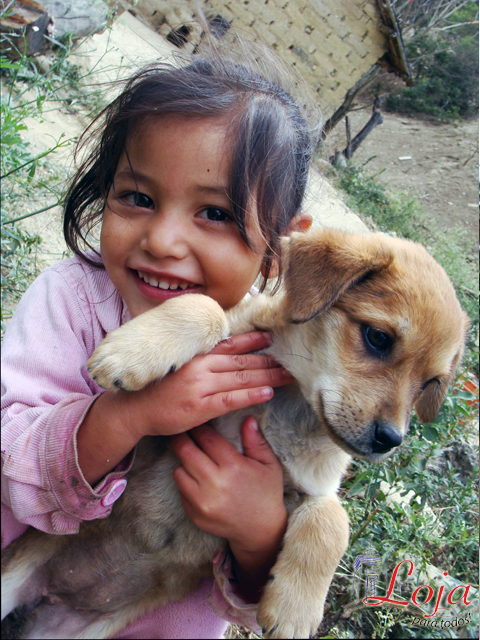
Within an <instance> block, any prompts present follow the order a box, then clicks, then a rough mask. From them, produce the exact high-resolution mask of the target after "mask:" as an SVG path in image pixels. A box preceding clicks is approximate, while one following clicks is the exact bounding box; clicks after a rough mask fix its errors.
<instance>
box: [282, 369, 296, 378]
mask: <svg viewBox="0 0 480 640" xmlns="http://www.w3.org/2000/svg"><path fill="white" fill-rule="evenodd" d="M280 372H281V374H282V376H283V377H284V378H293V376H292V374H291V373H290V371H287V370H286V369H284V368H283V367H282V369H281V370H280Z"/></svg>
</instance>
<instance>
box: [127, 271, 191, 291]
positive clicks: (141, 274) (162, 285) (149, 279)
mask: <svg viewBox="0 0 480 640" xmlns="http://www.w3.org/2000/svg"><path fill="white" fill-rule="evenodd" d="M138 275H139V277H140V278H141V279H142V280H144V281H145V282H148V284H149V285H150V286H152V287H159V288H160V289H170V290H173V291H175V290H176V289H182V291H185V289H187V288H188V286H189V285H188V284H186V283H183V284H168V282H166V281H165V280H160V282H158V280H156V279H155V278H154V277H152V276H149V275H148V274H147V273H144V272H143V271H138Z"/></svg>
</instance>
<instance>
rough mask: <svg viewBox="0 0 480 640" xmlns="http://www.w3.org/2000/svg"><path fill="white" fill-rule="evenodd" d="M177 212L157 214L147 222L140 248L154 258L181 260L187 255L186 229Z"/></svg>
mask: <svg viewBox="0 0 480 640" xmlns="http://www.w3.org/2000/svg"><path fill="white" fill-rule="evenodd" d="M186 227H187V224H186V221H185V220H183V217H182V216H181V215H180V214H179V213H178V212H170V213H168V212H162V211H160V212H158V214H157V215H155V216H154V217H153V218H151V219H150V220H149V221H148V224H147V225H146V228H145V230H144V233H143V236H142V239H141V241H140V248H141V249H142V251H146V252H148V253H150V254H151V255H153V256H154V257H155V258H167V257H170V258H175V259H177V260H181V259H182V258H185V257H186V256H187V255H188V229H187V228H186Z"/></svg>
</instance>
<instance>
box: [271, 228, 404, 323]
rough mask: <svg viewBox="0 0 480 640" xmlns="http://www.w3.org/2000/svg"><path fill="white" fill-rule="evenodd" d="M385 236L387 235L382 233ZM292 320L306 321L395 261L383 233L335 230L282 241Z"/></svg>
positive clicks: (295, 321) (317, 230) (318, 231)
mask: <svg viewBox="0 0 480 640" xmlns="http://www.w3.org/2000/svg"><path fill="white" fill-rule="evenodd" d="M383 237H384V236H383ZM282 253H283V255H284V256H285V258H284V259H285V263H286V270H285V290H286V296H287V304H288V310H289V313H290V318H289V319H290V322H294V323H301V322H307V320H310V319H311V318H313V317H315V316H316V315H317V314H319V313H322V312H323V311H325V310H326V309H328V308H329V307H331V306H332V305H333V304H335V302H336V301H337V300H338V299H339V298H340V296H341V295H342V294H343V293H345V291H346V290H347V289H348V288H349V287H351V286H352V285H353V284H355V283H357V282H358V281H360V280H362V279H363V278H364V277H366V276H367V275H369V274H370V273H375V272H378V271H381V270H382V269H385V268H386V267H388V265H389V264H390V263H391V261H392V260H393V255H392V253H391V251H390V250H389V249H388V248H387V247H386V246H385V243H382V236H381V235H380V234H368V235H360V234H353V233H346V232H343V231H338V230H336V229H315V230H314V231H310V232H309V233H306V234H299V233H293V234H292V235H291V236H290V238H289V240H284V241H282Z"/></svg>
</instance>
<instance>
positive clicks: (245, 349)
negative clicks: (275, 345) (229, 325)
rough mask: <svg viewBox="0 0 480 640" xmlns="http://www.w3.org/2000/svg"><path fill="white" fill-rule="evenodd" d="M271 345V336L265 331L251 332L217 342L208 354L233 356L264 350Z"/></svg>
mask: <svg viewBox="0 0 480 640" xmlns="http://www.w3.org/2000/svg"><path fill="white" fill-rule="evenodd" d="M271 344H272V336H271V334H270V333H268V332H267V331H251V332H250V333H242V334H240V335H239V336H233V337H232V338H227V339H226V340H222V342H219V343H218V344H217V346H216V347H214V348H213V349H212V351H210V353H220V354H223V355H235V354H243V353H250V352H251V351H259V350H260V349H266V348H267V347H269V346H270V345H271Z"/></svg>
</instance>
